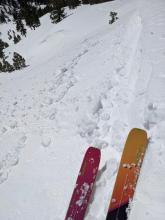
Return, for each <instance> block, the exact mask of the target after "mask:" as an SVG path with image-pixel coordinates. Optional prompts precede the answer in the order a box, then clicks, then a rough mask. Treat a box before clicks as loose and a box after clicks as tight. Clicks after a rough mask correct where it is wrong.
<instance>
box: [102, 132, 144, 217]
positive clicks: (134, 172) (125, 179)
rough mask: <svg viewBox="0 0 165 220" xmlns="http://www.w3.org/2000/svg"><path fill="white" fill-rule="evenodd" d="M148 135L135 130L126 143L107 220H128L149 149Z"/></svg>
mask: <svg viewBox="0 0 165 220" xmlns="http://www.w3.org/2000/svg"><path fill="white" fill-rule="evenodd" d="M147 143H148V139H147V133H146V132H145V131H144V130H141V129H138V128H134V129H132V130H131V131H130V133H129V135H128V138H127V140H126V143H125V147H124V150H123V154H122V158H121V161H120V165H119V170H118V174H117V178H116V183H115V186H114V190H113V194H112V198H111V201H110V205H109V210H108V214H107V217H106V220H126V219H128V216H127V209H128V206H129V202H130V201H131V200H132V198H133V195H134V192H135V188H136V183H137V180H138V176H139V173H140V168H141V165H142V162H143V158H144V155H145V151H146V148H147Z"/></svg>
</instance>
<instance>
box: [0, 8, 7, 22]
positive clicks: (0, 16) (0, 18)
mask: <svg viewBox="0 0 165 220" xmlns="http://www.w3.org/2000/svg"><path fill="white" fill-rule="evenodd" d="M1 23H6V15H5V13H4V11H3V10H2V9H1V10H0V24H1Z"/></svg>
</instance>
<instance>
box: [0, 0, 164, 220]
mask: <svg viewBox="0 0 165 220" xmlns="http://www.w3.org/2000/svg"><path fill="white" fill-rule="evenodd" d="M110 11H116V12H118V17H119V19H118V20H117V22H116V23H114V24H113V25H109V24H108V19H109V12H110ZM41 22H42V25H41V26H40V27H39V28H38V29H37V30H36V31H29V32H28V36H27V38H25V39H23V40H22V41H21V42H20V43H19V44H17V45H11V47H10V51H11V50H13V51H18V52H20V53H21V54H22V55H23V56H24V57H25V58H26V61H27V64H29V66H28V67H27V68H26V69H23V70H21V71H15V72H13V73H10V74H6V73H5V74H2V73H1V74H0V106H1V108H0V150H1V153H0V183H1V184H0V195H1V196H0V219H3V220H7V219H11V220H13V219H14V220H22V219H24V220H29V219H34V220H62V219H64V217H65V213H66V211H67V207H68V204H69V201H70V197H71V194H72V190H73V187H74V184H75V181H76V178H77V174H78V171H79V168H80V165H81V161H82V158H83V156H84V153H85V151H86V149H87V147H88V145H93V146H97V147H99V148H100V149H101V152H102V159H101V166H100V169H99V175H98V178H97V182H96V187H95V193H94V194H93V196H92V199H91V203H90V206H89V209H88V211H87V215H86V220H104V219H105V216H106V213H107V209H108V205H109V200H110V197H111V193H112V190H113V184H114V181H115V177H116V172H117V167H118V164H119V161H120V156H121V153H122V149H123V146H124V142H125V139H126V136H127V134H128V132H129V130H130V129H131V128H132V127H139V128H144V129H146V130H147V131H148V136H149V137H150V143H149V146H148V150H147V154H146V157H145V161H144V164H143V169H142V172H141V176H140V179H139V182H138V186H137V191H136V194H135V199H134V201H133V203H132V211H131V213H130V220H141V219H143V220H155V219H158V220H163V219H164V216H165V210H164V207H165V190H164V185H165V176H164V168H165V132H164V131H165V86H164V85H165V2H164V1H163V0H157V1H154V0H150V1H147V0H140V1H135V0H120V1H119V0H118V1H114V2H108V3H104V4H99V5H93V6H81V7H79V8H77V9H76V10H74V11H73V14H72V15H70V16H69V17H67V18H66V19H65V20H63V21H62V22H61V23H58V24H57V25H53V24H51V22H50V20H49V18H48V16H44V17H43V18H42V21H41ZM10 25H11V24H10ZM6 30H7V29H6V26H1V32H2V34H3V35H2V37H3V36H4V38H5V36H6V34H5V31H6Z"/></svg>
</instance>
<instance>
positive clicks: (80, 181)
mask: <svg viewBox="0 0 165 220" xmlns="http://www.w3.org/2000/svg"><path fill="white" fill-rule="evenodd" d="M100 155H101V152H100V150H99V149H97V148H94V147H89V148H88V150H87V151H86V154H85V156H84V159H83V162H82V165H81V168H80V171H79V175H78V178H77V181H76V185H75V188H74V191H73V194H72V198H71V201H70V204H69V208H68V211H67V214H66V217H65V220H83V219H84V216H85V212H86V209H87V206H88V203H89V199H90V196H91V193H92V189H93V186H94V182H95V179H96V175H97V171H98V167H99V163H100Z"/></svg>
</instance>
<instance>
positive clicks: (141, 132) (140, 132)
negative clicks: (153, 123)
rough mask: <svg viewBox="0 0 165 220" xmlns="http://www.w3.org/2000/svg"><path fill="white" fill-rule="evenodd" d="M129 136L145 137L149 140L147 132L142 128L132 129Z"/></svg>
mask: <svg viewBox="0 0 165 220" xmlns="http://www.w3.org/2000/svg"><path fill="white" fill-rule="evenodd" d="M129 134H139V135H143V136H144V137H145V138H146V139H147V131H146V130H144V129H141V128H132V129H131V131H130V132H129Z"/></svg>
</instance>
